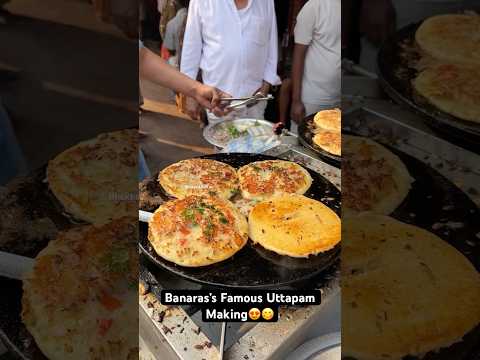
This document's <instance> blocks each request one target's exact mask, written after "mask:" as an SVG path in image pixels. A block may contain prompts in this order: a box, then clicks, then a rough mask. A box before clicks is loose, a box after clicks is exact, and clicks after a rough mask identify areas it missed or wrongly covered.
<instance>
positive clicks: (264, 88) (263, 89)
mask: <svg viewBox="0 0 480 360" xmlns="http://www.w3.org/2000/svg"><path fill="white" fill-rule="evenodd" d="M258 93H260V94H262V95H263V96H267V95H268V94H269V93H270V84H269V83H268V82H266V81H263V83H262V86H260V87H259V88H258V89H257V90H256V91H255V92H254V93H253V94H252V95H253V96H255V95H257V94H258Z"/></svg>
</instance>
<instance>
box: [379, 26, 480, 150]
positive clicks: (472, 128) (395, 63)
mask: <svg viewBox="0 0 480 360" xmlns="http://www.w3.org/2000/svg"><path fill="white" fill-rule="evenodd" d="M420 25H421V22H419V23H414V24H410V25H407V26H405V27H403V28H402V29H400V30H399V31H397V32H396V33H395V34H393V35H392V36H390V37H389V38H388V39H387V40H386V41H385V42H384V43H383V44H382V46H381V48H380V50H379V53H378V57H377V65H378V78H379V82H380V85H381V86H382V88H383V89H384V90H385V92H386V93H387V94H388V95H389V96H390V97H391V98H392V99H393V100H394V101H395V102H397V103H398V104H400V105H403V106H406V107H407V108H409V109H411V110H413V111H414V112H416V113H418V114H420V115H422V118H423V119H424V120H425V122H426V124H427V125H429V126H430V127H431V128H433V129H434V130H437V131H438V132H439V133H441V134H442V135H443V136H444V137H446V138H448V139H454V140H456V141H455V142H456V143H457V144H458V145H460V146H462V147H468V148H469V149H473V150H474V151H476V152H480V146H479V143H480V124H475V123H473V122H469V121H465V120H462V119H460V118H458V117H456V116H453V115H450V114H448V113H446V112H443V111H441V110H440V109H438V108H437V107H435V106H434V105H432V104H431V103H429V102H428V101H427V100H426V99H425V98H423V97H422V96H421V95H420V94H418V93H417V92H416V91H415V90H414V88H413V86H412V80H413V79H415V78H416V76H417V73H418V71H417V70H416V69H415V68H413V67H412V62H415V61H416V60H418V59H419V58H420V56H421V55H420V52H419V49H418V48H417V46H416V42H415V33H416V31H417V29H418V27H419V26H420Z"/></svg>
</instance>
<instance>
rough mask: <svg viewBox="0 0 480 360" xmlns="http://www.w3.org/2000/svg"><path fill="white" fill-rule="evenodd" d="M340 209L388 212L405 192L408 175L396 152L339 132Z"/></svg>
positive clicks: (346, 212)
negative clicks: (340, 140) (341, 152)
mask: <svg viewBox="0 0 480 360" xmlns="http://www.w3.org/2000/svg"><path fill="white" fill-rule="evenodd" d="M342 145H343V152H344V154H343V158H342V213H343V214H345V215H346V216H349V215H354V214H358V213H361V212H366V211H371V212H375V213H378V214H384V215H388V214H390V213H391V212H392V211H394V210H395V209H396V208H397V207H398V206H399V205H400V204H401V203H402V201H403V200H404V199H405V197H406V196H407V195H408V192H409V191H410V188H411V183H412V178H411V177H410V174H409V173H408V170H407V168H406V167H405V165H404V164H403V162H402V161H401V160H400V158H399V157H398V156H396V155H395V154H393V153H392V152H391V151H389V150H388V149H387V148H385V147H383V146H382V145H380V144H379V143H377V142H375V141H373V140H370V139H367V138H363V137H358V136H351V135H343V144H342Z"/></svg>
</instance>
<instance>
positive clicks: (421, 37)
mask: <svg viewBox="0 0 480 360" xmlns="http://www.w3.org/2000/svg"><path fill="white" fill-rule="evenodd" d="M478 29H480V16H479V15H466V14H456V15H455V14H450V15H437V16H433V17H431V18H428V19H427V20H425V21H424V22H423V23H422V25H420V27H419V28H418V30H417V32H416V34H415V39H416V41H417V44H418V45H419V46H420V48H421V49H422V50H423V51H424V52H426V53H427V54H429V55H430V56H432V57H434V58H436V59H438V60H440V61H444V62H448V63H456V64H460V65H466V66H472V67H478V66H479V65H480V50H479V49H480V37H479V36H478V33H479V30H478Z"/></svg>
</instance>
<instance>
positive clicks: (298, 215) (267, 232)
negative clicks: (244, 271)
mask: <svg viewBox="0 0 480 360" xmlns="http://www.w3.org/2000/svg"><path fill="white" fill-rule="evenodd" d="M248 223H249V234H250V239H252V241H254V242H256V243H259V244H260V245H262V246H263V247H264V248H266V249H268V250H270V251H274V252H276V253H277V254H279V255H288V256H291V257H308V256H309V255H316V254H318V253H320V252H324V251H327V250H330V249H332V248H333V247H334V246H335V245H336V244H338V243H339V242H340V227H341V225H340V218H339V217H338V216H337V214H335V213H334V212H333V210H331V209H330V208H328V207H327V206H326V205H324V204H322V203H321V202H319V201H316V200H313V199H310V198H307V197H305V196H303V195H296V194H287V195H282V196H277V197H275V198H273V199H271V200H266V201H263V202H261V203H259V204H257V205H255V207H254V208H253V209H252V210H251V211H250V215H249V217H248Z"/></svg>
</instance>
